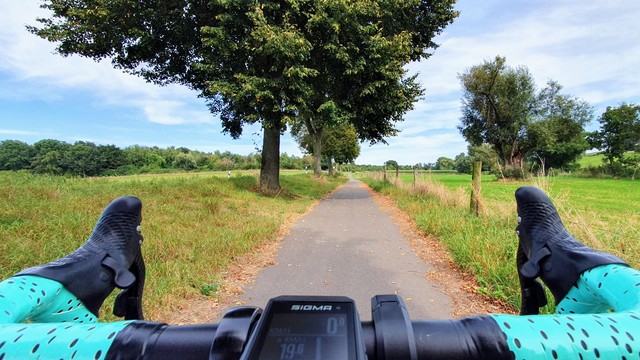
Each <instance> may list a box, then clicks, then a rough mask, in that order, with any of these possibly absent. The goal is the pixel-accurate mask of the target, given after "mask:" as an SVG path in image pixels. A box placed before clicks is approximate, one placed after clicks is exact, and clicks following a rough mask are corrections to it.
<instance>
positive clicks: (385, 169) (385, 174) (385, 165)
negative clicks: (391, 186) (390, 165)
mask: <svg viewBox="0 0 640 360" xmlns="http://www.w3.org/2000/svg"><path fill="white" fill-rule="evenodd" d="M384 181H387V164H384Z"/></svg>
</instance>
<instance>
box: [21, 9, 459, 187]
mask: <svg viewBox="0 0 640 360" xmlns="http://www.w3.org/2000/svg"><path fill="white" fill-rule="evenodd" d="M453 4H454V0H410V1H400V2H396V1H377V2H372V1H369V0H352V1H344V0H324V1H317V0H285V1H265V2H258V1H248V0H235V1H225V0H213V1H210V0H156V1H134V0H112V1H103V0H76V1H73V2H70V1H68V0H49V1H47V2H46V3H45V4H44V5H43V7H45V8H48V9H50V10H52V11H53V16H52V17H51V18H45V19H39V21H40V22H41V23H42V26H41V27H40V28H36V27H32V28H31V30H32V31H33V32H35V33H36V34H38V35H39V36H41V37H43V38H46V39H48V40H50V41H55V42H57V43H58V51H59V52H60V53H61V54H63V55H69V54H80V55H83V56H87V57H91V58H93V59H96V60H98V59H103V58H109V59H111V61H112V63H113V64H114V66H116V67H118V68H121V69H123V70H125V71H128V72H131V73H133V74H136V75H140V76H142V77H144V78H145V79H147V80H148V81H152V82H155V83H158V84H166V83H180V84H183V85H186V86H188V87H190V88H192V89H195V90H196V91H198V92H199V93H200V95H201V96H202V97H204V98H206V99H207V100H208V103H209V107H210V109H211V111H212V112H213V113H216V114H220V118H221V120H222V123H223V128H224V131H226V132H228V133H230V134H231V135H232V136H234V137H238V136H240V135H241V133H242V128H243V125H244V124H245V123H255V122H259V123H261V125H262V128H263V134H264V136H263V149H262V168H261V175H260V182H261V185H262V186H263V187H265V188H267V189H270V190H274V189H277V188H278V187H279V179H278V175H279V146H280V135H281V133H282V132H284V131H285V130H286V129H287V126H288V125H291V124H295V123H296V122H300V121H303V122H304V123H305V125H306V126H308V128H309V132H310V133H314V134H315V133H319V134H320V135H321V133H322V131H323V129H324V127H325V125H326V124H331V123H332V122H334V121H335V120H336V114H341V115H340V116H344V117H346V118H347V119H348V121H350V122H351V123H353V124H354V126H355V127H356V130H357V132H358V136H359V137H360V138H361V139H365V140H369V141H372V142H376V141H384V138H385V137H387V136H391V135H394V134H395V133H396V129H395V127H394V125H393V124H394V122H396V121H398V120H400V119H401V118H402V115H403V114H404V112H406V111H407V110H408V109H410V108H411V104H412V103H413V102H414V101H415V100H416V98H417V97H418V96H419V94H420V93H421V91H420V89H419V87H418V86H417V84H416V83H415V81H414V78H411V77H408V78H407V77H405V72H404V70H403V68H402V66H403V65H404V64H406V63H407V62H409V61H412V60H418V59H420V58H424V57H426V56H428V53H427V50H428V49H433V48H435V44H434V43H433V41H432V39H433V37H434V36H435V35H436V34H438V33H439V32H440V31H441V30H442V28H443V27H444V26H446V25H447V24H449V23H450V22H451V21H452V20H453V18H454V17H455V16H456V12H455V11H453Z"/></svg>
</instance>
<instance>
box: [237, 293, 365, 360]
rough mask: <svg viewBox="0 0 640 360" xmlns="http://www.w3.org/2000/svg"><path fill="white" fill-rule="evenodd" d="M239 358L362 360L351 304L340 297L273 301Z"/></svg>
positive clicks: (362, 345)
mask: <svg viewBox="0 0 640 360" xmlns="http://www.w3.org/2000/svg"><path fill="white" fill-rule="evenodd" d="M240 359H241V360H256V359H261V360H264V359H273V360H320V359H348V360H360V359H366V357H365V352H364V342H363V340H362V329H361V326H360V319H359V317H358V312H357V310H356V305H355V302H354V301H353V300H352V299H349V298H347V297H343V296H279V297H276V298H273V299H271V300H269V302H268V303H267V307H266V309H265V311H264V313H263V314H262V316H261V317H260V320H258V323H257V325H256V329H255V331H254V332H253V333H252V335H251V337H250V339H249V342H248V343H247V346H246V348H245V350H244V352H243V355H242V357H241V358H240Z"/></svg>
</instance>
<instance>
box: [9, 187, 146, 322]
mask: <svg viewBox="0 0 640 360" xmlns="http://www.w3.org/2000/svg"><path fill="white" fill-rule="evenodd" d="M141 221H142V202H141V201H140V199H138V198H136V197H133V196H124V197H121V198H118V199H115V200H113V201H112V202H111V203H110V204H109V205H108V206H107V207H106V208H105V210H104V211H103V212H102V215H101V216H100V219H99V220H98V222H97V223H96V226H95V227H94V229H93V232H92V233H91V236H90V237H89V240H87V241H86V242H85V243H84V244H83V245H82V246H81V247H80V248H78V249H77V250H76V251H74V252H73V253H71V254H69V255H67V256H65V257H63V258H60V259H58V260H55V261H53V262H50V263H48V264H45V265H40V266H36V267H32V268H29V269H26V270H23V271H22V272H20V273H18V274H16V276H20V275H36V276H41V277H44V278H47V279H51V280H55V281H58V282H59V283H61V284H62V285H64V286H65V288H66V289H67V290H69V291H70V292H71V293H73V294H74V295H75V296H76V297H78V299H79V300H81V301H82V303H83V304H84V306H85V307H86V308H87V309H88V310H89V311H91V312H92V313H93V314H94V315H96V316H98V312H99V310H100V307H101V306H102V303H103V302H104V300H105V299H106V298H107V296H109V294H110V293H111V292H112V291H113V290H114V288H115V287H118V288H120V289H123V291H122V292H121V293H120V294H119V295H118V297H117V298H116V304H115V306H114V314H115V315H117V316H125V318H126V319H127V320H129V319H142V318H143V315H142V291H143V288H144V280H145V266H144V260H143V259H142V253H141V250H140V245H142V241H143V238H142V235H141V233H140V223H141Z"/></svg>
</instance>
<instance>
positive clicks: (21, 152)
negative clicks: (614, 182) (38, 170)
mask: <svg viewBox="0 0 640 360" xmlns="http://www.w3.org/2000/svg"><path fill="white" fill-rule="evenodd" d="M34 154H35V151H34V149H33V148H32V147H31V146H29V144H27V143H24V142H22V141H17V140H4V141H2V142H0V170H20V169H26V168H28V167H29V165H30V163H31V158H32V157H33V155H34Z"/></svg>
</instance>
